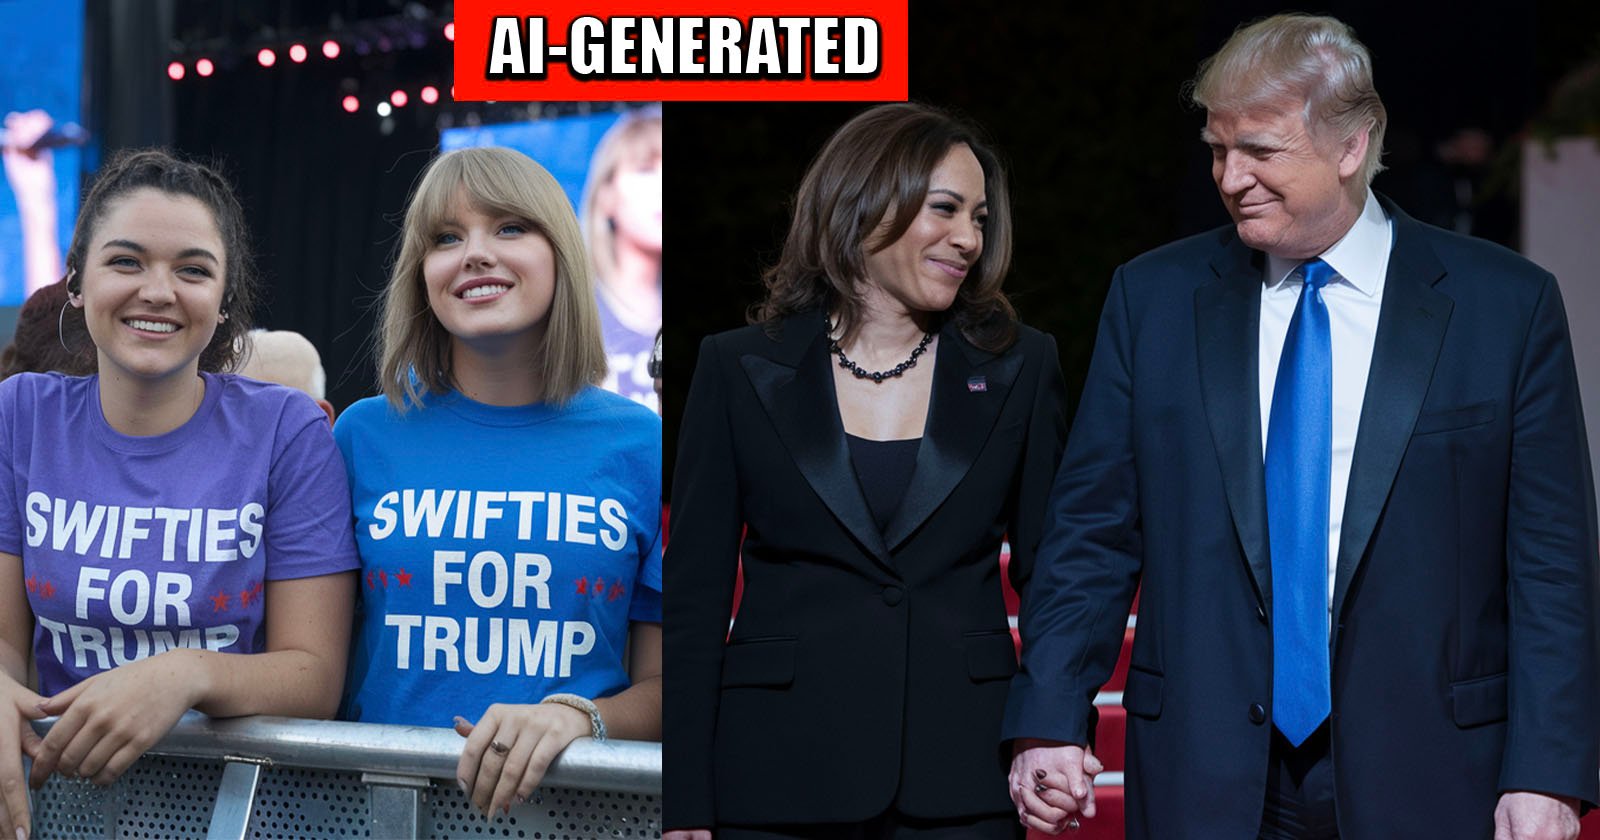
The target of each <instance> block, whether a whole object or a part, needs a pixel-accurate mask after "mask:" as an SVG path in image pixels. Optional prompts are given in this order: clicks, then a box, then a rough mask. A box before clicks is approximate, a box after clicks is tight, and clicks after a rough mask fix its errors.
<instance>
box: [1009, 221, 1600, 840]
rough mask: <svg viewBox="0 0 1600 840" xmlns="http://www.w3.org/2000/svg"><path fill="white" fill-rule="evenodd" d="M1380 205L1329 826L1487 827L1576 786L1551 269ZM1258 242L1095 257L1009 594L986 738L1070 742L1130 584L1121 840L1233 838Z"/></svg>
mask: <svg viewBox="0 0 1600 840" xmlns="http://www.w3.org/2000/svg"><path fill="white" fill-rule="evenodd" d="M1385 209H1386V210H1387V211H1388V212H1389V214H1390V216H1391V217H1392V219H1393V221H1394V248H1393V252H1392V254H1391V256H1390V259H1389V265H1388V275H1387V280H1386V281H1385V287H1384V292H1383V303H1382V308H1381V310H1380V313H1379V318H1378V331H1377V339H1376V342H1375V344H1374V346H1373V354H1372V366H1371V372H1370V375H1369V378H1368V380H1367V391H1366V397H1365V400H1364V402H1363V404H1362V407H1361V419H1360V426H1359V431H1358V435H1357V438H1356V444H1355V455H1354V461H1353V463H1352V464H1351V468H1350V479H1349V492H1348V495H1347V497H1346V502H1345V510H1344V522H1343V526H1342V531H1341V532H1340V539H1339V556H1338V558H1337V568H1336V579H1335V586H1334V591H1333V626H1332V638H1331V640H1330V641H1331V645H1332V669H1333V670H1332V677H1333V715H1332V721H1331V726H1332V738H1333V740H1332V753H1333V762H1334V773H1335V784H1336V797H1337V802H1338V810H1339V829H1340V833H1341V835H1342V836H1345V837H1349V838H1354V840H1366V838H1387V837H1396V838H1402V837H1403V838H1411V837H1441V838H1442V837H1448V838H1452V840H1455V838H1461V840H1468V838H1483V839H1484V840H1487V838H1488V837H1489V836H1490V835H1491V834H1492V825H1491V814H1492V812H1493V810H1494V807H1495V803H1496V801H1497V799H1498V795H1499V793H1500V792H1502V791H1505V790H1517V789H1523V790H1535V791H1542V792H1546V793H1552V794H1559V795H1565V796H1574V797H1579V798H1582V799H1584V800H1587V801H1589V802H1593V801H1594V800H1595V798H1596V786H1597V779H1600V713H1597V709H1600V684H1597V674H1600V654H1597V647H1596V640H1597V636H1596V574H1597V559H1596V540H1597V537H1596V528H1595V498H1594V489H1593V487H1592V480H1591V477H1590V472H1589V453H1588V447H1587V444H1586V442H1585V441H1586V438H1585V436H1584V427H1583V415H1582V411H1581V409H1580V407H1579V404H1578V385H1577V378H1576V375H1575V373H1574V369H1573V360H1572V346H1571V343H1570V341H1569V340H1568V336H1567V321H1566V316H1565V314H1564V313H1563V311H1562V306H1561V296H1560V293H1559V292H1558V291H1557V289H1556V283H1555V278H1553V277H1551V276H1550V275H1549V273H1547V272H1545V271H1542V270H1541V269H1539V268H1538V267H1537V266H1535V265H1533V264H1532V263H1529V262H1528V261H1527V260H1524V259H1522V258H1521V257H1519V256H1517V255H1516V254H1513V253H1511V252H1510V251H1507V250H1505V249H1503V248H1500V247H1498V246H1495V245H1491V244H1489V243H1486V242H1481V241H1478V240H1474V239H1468V238H1465V237H1461V236H1457V235H1455V234H1452V233H1448V232H1445V231H1442V230H1439V229H1438V228H1434V227H1430V226H1428V225H1424V224H1421V223H1419V222H1417V221H1415V220H1414V219H1412V218H1410V217H1408V216H1406V215H1405V214H1404V213H1402V212H1400V210H1399V209H1398V208H1396V207H1394V206H1393V205H1392V204H1389V203H1388V202H1387V201H1385ZM1262 259H1263V257H1262V255H1261V254H1260V253H1258V252H1253V251H1251V250H1250V249H1249V248H1248V247H1246V246H1245V245H1244V244H1242V243H1241V242H1240V241H1239V239H1238V237H1237V236H1236V235H1235V233H1234V231H1233V228H1232V227H1231V226H1230V227H1226V228H1221V229H1219V230H1216V231H1213V232H1211V233H1209V234H1203V235H1201V236H1196V237H1193V238H1190V239H1186V240H1183V241H1181V242H1176V243H1173V244H1171V245H1168V246H1165V247H1163V248H1160V249H1157V250H1155V251H1152V252H1150V253H1148V254H1145V255H1143V256H1141V257H1139V258H1137V259H1135V260H1133V261H1132V262H1130V263H1128V264H1127V265H1125V266H1123V267H1122V268H1121V269H1119V270H1118V272H1117V276H1116V279H1115V280H1114V281H1113V282H1112V285H1111V291H1110V294H1109V296H1108V298H1107V300H1106V305H1105V311H1104V314H1103V315H1102V317H1101V321H1100V335H1099V338H1098V340H1097V342H1096V344H1095V351H1094V360H1093V362H1092V363H1091V365H1090V369H1089V376H1088V380H1087V383H1086V384H1085V386H1084V392H1083V402H1082V403H1081V407H1080V409H1079V411H1078V415H1077V419H1076V420H1075V421H1074V425H1073V429H1072V439H1071V441H1070V443H1069V444H1068V447H1067V453H1066V457H1065V459H1064V460H1063V462H1062V467H1061V473H1060V476H1059V477H1058V478H1057V479H1056V484H1055V488H1054V490H1053V492H1052V495H1051V501H1050V507H1051V516H1052V520H1053V521H1052V524H1051V527H1050V530H1049V532H1048V533H1047V535H1046V536H1045V538H1044V541H1043V545H1042V546H1041V548H1040V551H1039V561H1038V570H1037V573H1036V575H1035V580H1034V585H1033V587H1032V589H1031V591H1030V592H1029V593H1028V594H1027V595H1025V596H1024V598H1023V604H1022V638H1023V664H1024V669H1023V673H1021V674H1019V675H1018V677H1017V680H1016V682H1015V684H1014V686H1013V690H1012V696H1011V700H1010V703H1011V705H1010V710H1009V714H1008V717H1007V720H1006V735H1007V736H1008V737H1022V736H1033V737H1042V738H1052V739H1057V740H1063V741H1077V742H1082V740H1083V739H1084V738H1085V737H1086V735H1087V732H1088V726H1089V713H1090V703H1091V702H1092V700H1093V697H1094V695H1095V692H1096V690H1097V689H1098V688H1099V687H1100V685H1101V683H1103V682H1104V681H1105V679H1106V678H1107V677H1108V676H1109V675H1110V673H1111V670H1112V666H1113V664H1114V663H1115V662H1116V659H1117V650H1118V647H1119V644H1120V642H1121V640H1122V635H1123V623H1124V616H1125V615H1126V614H1127V607H1128V602H1129V600H1130V599H1131V598H1132V597H1133V593H1134V587H1135V585H1136V584H1137V583H1138V582H1139V580H1140V579H1141V575H1142V579H1143V589H1142V591H1141V594H1140V596H1139V632H1138V634H1137V636H1136V637H1135V641H1134V648H1133V661H1132V668H1131V670H1130V671H1129V673H1128V681H1127V687H1126V689H1125V690H1124V693H1123V704H1124V705H1125V706H1126V707H1127V710H1128V714H1129V719H1128V756H1127V783H1128V784H1127V792H1128V800H1127V817H1128V837H1129V838H1131V839H1132V840H1142V838H1160V840H1169V838H1178V839H1179V840H1181V839H1182V838H1214V837H1254V836H1256V834H1257V832H1258V830H1259V828H1260V825H1261V815H1262V803H1263V798H1264V795H1265V788H1266V781H1267V753H1268V749H1269V746H1270V742H1271V737H1272V667H1273V663H1272V627H1271V622H1272V616H1273V610H1272V602H1271V601H1272V599H1271V596H1272V581H1271V574H1272V565H1271V558H1270V557H1269V556H1268V551H1267V545H1268V544H1267V513H1266V484H1265V473H1264V469H1263V467H1262V454H1261V440H1262V438H1261V435H1262V429H1261V428H1260V426H1261V421H1260V416H1261V415H1260V411H1259V408H1258V406H1259V403H1260V397H1259V390H1258V385H1257V382H1256V379H1257V369H1258V365H1257V354H1258V346H1259V335H1260V333H1259V321H1260V312H1261V285H1262Z"/></svg>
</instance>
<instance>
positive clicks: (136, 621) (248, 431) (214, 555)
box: [0, 373, 359, 694]
mask: <svg viewBox="0 0 1600 840" xmlns="http://www.w3.org/2000/svg"><path fill="white" fill-rule="evenodd" d="M201 377H202V378H203V379H204V380H205V386H206V392H205V398H204V399H203V400H202V401H201V403H200V407H199V408H198V409H196V410H195V413H194V416H192V417H190V418H189V420H188V421H187V422H185V423H184V424H183V425H182V426H179V427H178V428H176V429H173V430H172V431H170V432H167V433H166V434H161V435H151V436H147V437H129V436H127V435H123V434H119V433H118V432H117V430H116V429H113V428H112V427H111V425H110V424H108V423H107V422H106V420H105V416H104V415H103V414H101V411H100V387H99V386H100V380H99V378H98V377H94V376H88V377H68V376H62V375H60V374H56V373H48V374H31V373H30V374H19V375H17V376H14V377H11V378H10V379H7V380H6V381H5V382H3V383H0V552H5V553H7V554H15V555H18V556H20V557H21V558H22V571H23V576H24V578H25V584H26V586H27V595H28V604H29V606H30V607H31V608H32V610H33V616H34V620H35V621H34V630H33V655H34V659H35V661H36V662H37V663H38V668H39V685H40V690H42V691H43V692H44V693H45V694H54V693H56V692H58V691H61V690H63V689H65V688H67V687H69V686H71V685H73V684H75V683H77V682H79V681H81V680H83V679H86V678H88V677H91V676H94V675H95V674H98V673H100V672H102V671H106V670H108V669H110V668H113V667H115V666H117V665H123V664H126V663H128V662H132V661H135V660H139V659H144V658H145V657H148V656H154V655H155V654H158V653H162V652H164V651H167V650H170V649H172V648H180V647H187V648H204V649H206V650H216V651H224V652H227V653H256V652H259V651H261V650H263V649H264V647H265V642H266V628H265V627H264V626H263V623H262V620H263V618H264V617H265V603H264V599H265V596H266V584H267V583H268V582H271V581H275V580H284V579H290V578H304V577H313V576H317V575H327V574H333V573H335V572H346V571H349V570H351V569H354V568H356V567H357V566H358V565H359V564H358V561H357V559H356V548H355V543H354V541H353V540H352V539H351V536H350V502H349V499H348V497H347V496H346V493H345V486H346V482H345V475H344V464H343V463H341V462H340V460H339V455H338V453H337V452H336V451H335V450H334V447H333V437H332V435H331V434H329V431H328V418H327V415H326V414H323V413H322V409H319V408H317V405H316V403H314V402H312V401H311V399H310V398H309V397H307V396H306V395H305V394H302V393H300V392H298V391H293V390H290V389H288V388H285V387H283V386H281V385H269V384H267V383H264V382H257V381H255V380H253V379H245V378H244V377H241V376H233V375H230V374H211V373H203V374H201ZM329 620H330V621H333V620H343V616H329Z"/></svg>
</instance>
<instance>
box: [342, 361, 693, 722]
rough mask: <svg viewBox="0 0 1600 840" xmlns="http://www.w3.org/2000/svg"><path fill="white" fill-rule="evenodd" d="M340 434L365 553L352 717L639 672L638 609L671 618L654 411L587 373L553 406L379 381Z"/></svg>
mask: <svg viewBox="0 0 1600 840" xmlns="http://www.w3.org/2000/svg"><path fill="white" fill-rule="evenodd" d="M334 438H335V439H336V440H337V441H338V444H339V449H340V451H341V452H343V453H344V457H345V464H346V466H347V467H348V470H349V474H350V487H351V499H352V507H353V509H354V513H355V520H356V543H357V545H358V546H359V548H360V551H361V563H362V573H361V575H362V577H361V594H362V610H361V616H360V618H359V620H358V621H357V625H356V639H355V642H354V646H353V648H352V650H351V665H350V668H351V671H350V678H349V680H348V681H347V683H346V688H345V690H346V701H345V708H344V712H343V713H344V716H345V717H346V718H348V719H351V720H361V721H370V722H374V723H398V724H412V725H420V726H449V725H450V720H451V718H452V717H453V716H454V715H462V716H463V717H466V718H468V719H469V720H476V719H477V718H478V717H479V716H480V715H482V714H483V712H484V710H485V709H487V708H488V707H489V705H490V704H492V703H536V702H538V701H539V700H540V699H542V698H543V697H545V696H546V695H549V694H553V693H556V692H572V693H574V694H580V695H582V696H584V697H605V696H609V695H612V694H615V693H617V692H618V691H621V690H622V689H624V688H626V687H627V686H628V684H629V683H628V675H627V671H626V670H625V662H624V660H623V649H624V645H625V644H626V642H627V639H628V623H629V621H650V622H659V621H661V421H660V419H659V418H658V417H656V415H655V414H653V413H652V412H651V411H650V410H649V409H647V408H644V407H643V406H640V405H638V404H637V403H634V402H632V401H630V400H628V399H627V398H625V397H620V396H617V395H615V394H611V393H608V392H606V391H603V390H601V389H599V388H593V387H589V388H585V389H584V390H583V391H582V392H580V393H579V394H578V395H577V396H575V397H573V398H572V400H571V401H569V402H568V403H567V404H566V405H565V406H562V407H559V408H557V407H554V406H550V405H546V404H544V403H536V404H534V405H529V406H516V407H509V408H507V407H499V406H490V405H484V404H482V403H477V402H474V401H472V400H469V399H467V398H465V397H463V396H461V395H460V394H456V393H450V394H445V395H438V396H429V397H427V398H426V399H425V401H424V405H423V406H422V407H420V408H412V409H411V410H409V411H407V412H406V413H405V414H400V413H397V412H395V411H394V409H393V408H391V407H390V406H389V404H388V403H387V402H386V401H385V400H384V399H383V398H381V397H372V398H369V399H365V400H362V401H360V402H358V403H356V404H355V405H352V406H351V407H350V408H349V409H347V410H346V411H345V413H344V414H343V415H341V416H340V417H339V422H338V425H337V427H336V428H335V429H334Z"/></svg>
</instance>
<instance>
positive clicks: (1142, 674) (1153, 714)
mask: <svg viewBox="0 0 1600 840" xmlns="http://www.w3.org/2000/svg"><path fill="white" fill-rule="evenodd" d="M1163 682H1165V680H1164V679H1163V678H1162V676H1161V675H1160V674H1154V673H1151V672H1149V671H1145V670H1141V669H1139V668H1129V669H1128V682H1127V684H1126V685H1125V686H1123V688H1122V708H1124V709H1127V710H1128V714H1130V715H1137V716H1139V717H1142V718H1150V719H1151V720H1154V719H1156V718H1158V717H1161V692H1162V683H1163Z"/></svg>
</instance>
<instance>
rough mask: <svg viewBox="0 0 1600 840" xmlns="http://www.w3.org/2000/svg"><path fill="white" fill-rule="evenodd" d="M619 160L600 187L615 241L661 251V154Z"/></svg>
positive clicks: (649, 250)
mask: <svg viewBox="0 0 1600 840" xmlns="http://www.w3.org/2000/svg"><path fill="white" fill-rule="evenodd" d="M640 158H641V159H640V160H637V161H632V160H627V159H624V160H622V161H621V162H620V163H619V164H618V166H617V169H616V172H614V173H613V174H612V176H611V180H610V181H609V182H608V183H607V184H606V185H605V186H604V187H603V188H602V190H603V193H602V195H601V200H602V201H604V202H605V205H606V215H607V217H608V218H610V220H611V224H612V225H613V228H614V229H615V231H616V235H617V239H618V240H619V241H626V242H628V243H629V244H631V245H633V246H634V247H636V248H638V249H639V250H641V251H644V252H646V253H655V254H659V253H661V238H662V237H661V156H660V155H659V154H650V155H640Z"/></svg>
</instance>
